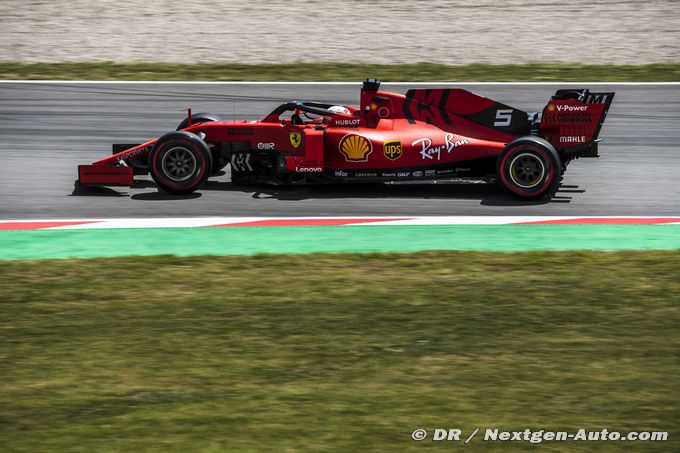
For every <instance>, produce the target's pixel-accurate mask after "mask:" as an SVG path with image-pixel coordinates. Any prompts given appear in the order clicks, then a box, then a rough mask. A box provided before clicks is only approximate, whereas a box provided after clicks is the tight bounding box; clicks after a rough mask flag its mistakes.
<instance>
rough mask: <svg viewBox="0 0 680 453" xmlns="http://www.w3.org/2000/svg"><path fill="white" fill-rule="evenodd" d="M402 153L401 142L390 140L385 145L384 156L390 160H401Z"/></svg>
mask: <svg viewBox="0 0 680 453" xmlns="http://www.w3.org/2000/svg"><path fill="white" fill-rule="evenodd" d="M402 153H403V151H402V147H401V142H400V141H399V140H389V141H386V142H385V143H383V154H384V155H385V157H386V158H388V159H389V160H397V159H399V158H400V157H401V155H402Z"/></svg>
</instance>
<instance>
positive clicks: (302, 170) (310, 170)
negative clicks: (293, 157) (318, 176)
mask: <svg viewBox="0 0 680 453" xmlns="http://www.w3.org/2000/svg"><path fill="white" fill-rule="evenodd" d="M295 171H296V172H298V173H321V172H322V171H323V168H321V167H295Z"/></svg>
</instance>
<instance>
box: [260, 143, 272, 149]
mask: <svg viewBox="0 0 680 453" xmlns="http://www.w3.org/2000/svg"><path fill="white" fill-rule="evenodd" d="M257 149H274V144H273V143H262V142H260V143H258V144H257Z"/></svg>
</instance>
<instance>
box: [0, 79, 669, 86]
mask: <svg viewBox="0 0 680 453" xmlns="http://www.w3.org/2000/svg"><path fill="white" fill-rule="evenodd" d="M362 82H363V81H357V82H261V81H252V82H248V81H226V80H225V81H215V80H212V81H194V80H185V81H183V80H0V84H10V83H27V84H44V83H50V84H54V85H63V84H74V83H76V84H78V83H80V84H91V85H102V84H107V85H108V84H114V85H126V84H147V85H173V84H174V85H357V86H360V85H361V84H362ZM443 84H447V85H451V84H454V85H458V86H464V85H507V86H516V85H524V86H526V85H546V86H553V85H593V86H598V85H607V86H611V85H623V86H626V85H629V86H679V85H680V82H588V81H583V82H456V81H455V80H453V81H447V82H382V85H417V86H435V85H443Z"/></svg>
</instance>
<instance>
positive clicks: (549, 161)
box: [499, 145, 555, 196]
mask: <svg viewBox="0 0 680 453" xmlns="http://www.w3.org/2000/svg"><path fill="white" fill-rule="evenodd" d="M524 150H529V151H533V152H535V153H537V154H539V155H540V156H541V157H542V158H543V161H544V163H545V164H546V165H547V166H548V177H547V179H546V180H545V182H544V183H543V188H541V189H540V190H536V191H533V192H531V191H528V190H524V189H522V188H521V187H518V186H517V185H516V184H515V183H514V182H512V181H508V179H507V177H506V175H505V171H506V168H505V163H506V162H507V160H508V158H509V157H510V156H512V155H515V154H517V152H518V151H524ZM500 167H501V171H500V172H499V173H500V174H499V177H500V178H501V182H502V183H503V186H504V187H506V188H507V189H509V190H511V191H513V192H515V193H516V194H519V195H525V196H536V195H540V194H541V193H543V192H545V191H546V190H548V188H549V187H550V184H552V181H553V179H554V178H555V163H554V162H553V160H552V159H551V158H550V156H549V155H547V153H546V152H545V150H544V149H542V148H540V147H537V146H533V145H528V146H525V145H522V146H521V147H518V148H517V149H516V150H512V151H510V152H508V153H507V154H506V155H505V157H503V160H502V161H501V165H500ZM507 171H508V172H509V171H510V169H509V168H508V169H507Z"/></svg>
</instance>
